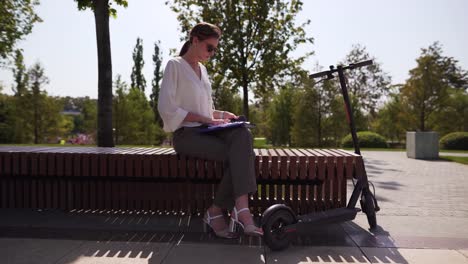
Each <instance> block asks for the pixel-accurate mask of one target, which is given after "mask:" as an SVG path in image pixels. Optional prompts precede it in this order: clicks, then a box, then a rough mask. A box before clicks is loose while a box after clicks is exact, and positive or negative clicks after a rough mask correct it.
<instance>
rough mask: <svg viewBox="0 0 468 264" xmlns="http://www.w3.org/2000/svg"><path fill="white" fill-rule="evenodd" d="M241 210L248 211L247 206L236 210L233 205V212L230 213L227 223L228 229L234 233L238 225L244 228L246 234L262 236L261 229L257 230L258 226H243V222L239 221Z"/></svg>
mask: <svg viewBox="0 0 468 264" xmlns="http://www.w3.org/2000/svg"><path fill="white" fill-rule="evenodd" d="M243 211H249V213H250V210H249V208H242V209H240V210H239V211H237V209H236V207H235V206H234V208H233V212H234V213H231V222H230V223H229V230H230V231H231V232H233V233H234V232H235V229H236V226H238V225H239V226H241V227H242V229H243V230H244V234H246V235H249V236H257V237H261V236H263V231H258V230H257V229H258V227H257V226H255V225H254V224H250V225H245V226H244V224H243V223H242V222H240V221H239V214H240V213H241V212H243Z"/></svg>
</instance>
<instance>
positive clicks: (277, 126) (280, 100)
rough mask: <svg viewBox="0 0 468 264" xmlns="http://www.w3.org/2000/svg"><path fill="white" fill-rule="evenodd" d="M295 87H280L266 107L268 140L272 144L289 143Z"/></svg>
mask: <svg viewBox="0 0 468 264" xmlns="http://www.w3.org/2000/svg"><path fill="white" fill-rule="evenodd" d="M294 93H295V89H294V88H293V87H292V86H291V85H286V86H285V87H284V88H282V89H281V90H280V91H279V93H278V95H276V96H275V97H274V99H273V101H272V102H271V104H270V106H269V109H268V126H269V128H270V129H269V131H270V134H269V135H267V139H268V141H270V142H271V143H272V144H273V145H288V146H290V145H291V135H290V129H291V127H292V126H293V112H294V111H293V107H294V104H293V100H294Z"/></svg>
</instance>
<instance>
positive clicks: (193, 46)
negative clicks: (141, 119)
mask: <svg viewBox="0 0 468 264" xmlns="http://www.w3.org/2000/svg"><path fill="white" fill-rule="evenodd" d="M220 37H221V30H220V29H219V28H218V27H217V26H215V25H212V24H209V23H199V24H197V25H196V26H195V27H194V28H193V29H192V30H191V31H190V39H189V40H188V41H186V42H185V44H184V45H183V47H182V50H181V51H180V54H179V56H177V57H174V58H171V59H170V60H169V61H168V63H167V65H166V68H165V70H164V75H163V78H162V83H161V90H160V92H159V99H158V111H159V113H160V115H161V118H162V120H163V123H164V130H165V131H166V132H174V134H173V144H174V149H175V151H176V152H177V153H181V154H184V155H187V156H192V157H197V158H201V159H207V160H219V161H223V162H224V168H225V169H224V176H223V178H222V179H221V182H220V184H219V187H218V190H217V192H216V196H215V199H214V201H213V205H212V206H210V208H208V209H207V211H206V213H205V215H204V217H203V221H204V223H205V225H206V226H209V227H211V229H212V230H213V231H214V233H215V234H216V235H217V236H218V237H224V238H235V237H237V234H236V233H235V232H234V230H235V229H236V228H235V227H236V226H241V227H242V228H243V230H244V234H247V235H253V236H262V235H263V231H262V229H261V228H259V227H257V226H255V224H254V220H253V217H252V214H251V213H250V210H249V206H248V195H249V194H250V193H255V192H256V191H257V184H256V179H255V168H254V160H255V154H254V152H253V139H252V134H251V133H250V130H249V129H248V128H245V127H237V128H230V129H225V130H220V131H216V132H212V133H200V129H203V128H205V127H206V126H207V125H218V124H224V123H227V122H229V121H230V120H231V119H237V118H238V117H237V116H236V115H234V114H232V113H230V112H227V111H221V110H215V109H214V105H213V100H212V98H211V83H210V80H209V78H208V73H207V70H206V68H205V66H204V65H203V64H201V63H200V62H202V61H207V60H208V59H209V58H210V57H211V56H213V55H214V53H215V52H216V50H217V46H218V40H219V38H220ZM222 209H228V210H231V220H230V222H229V227H228V224H227V223H226V221H225V217H224V215H223V213H222Z"/></svg>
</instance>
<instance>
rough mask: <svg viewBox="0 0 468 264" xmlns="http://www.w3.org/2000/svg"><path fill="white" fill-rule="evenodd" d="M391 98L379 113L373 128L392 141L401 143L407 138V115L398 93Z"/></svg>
mask: <svg viewBox="0 0 468 264" xmlns="http://www.w3.org/2000/svg"><path fill="white" fill-rule="evenodd" d="M389 98H390V99H389V100H388V101H387V102H386V103H385V105H384V106H383V107H382V108H381V109H380V110H379V111H378V113H377V116H376V119H375V120H374V122H373V124H372V127H373V128H374V130H375V131H376V132H377V133H379V134H381V135H383V136H384V137H386V138H388V139H390V140H391V141H396V142H401V141H402V140H404V138H405V133H406V129H405V128H406V127H407V121H406V117H405V113H404V112H403V110H402V109H403V106H402V102H401V99H400V96H399V93H398V92H394V93H391V94H390V96H389Z"/></svg>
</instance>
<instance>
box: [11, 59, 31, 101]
mask: <svg viewBox="0 0 468 264" xmlns="http://www.w3.org/2000/svg"><path fill="white" fill-rule="evenodd" d="M13 78H14V80H15V84H14V87H13V91H14V92H15V95H16V96H21V95H23V94H25V93H26V89H27V85H28V74H27V72H26V65H24V58H23V53H22V52H21V50H16V51H15V67H14V68H13Z"/></svg>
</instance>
